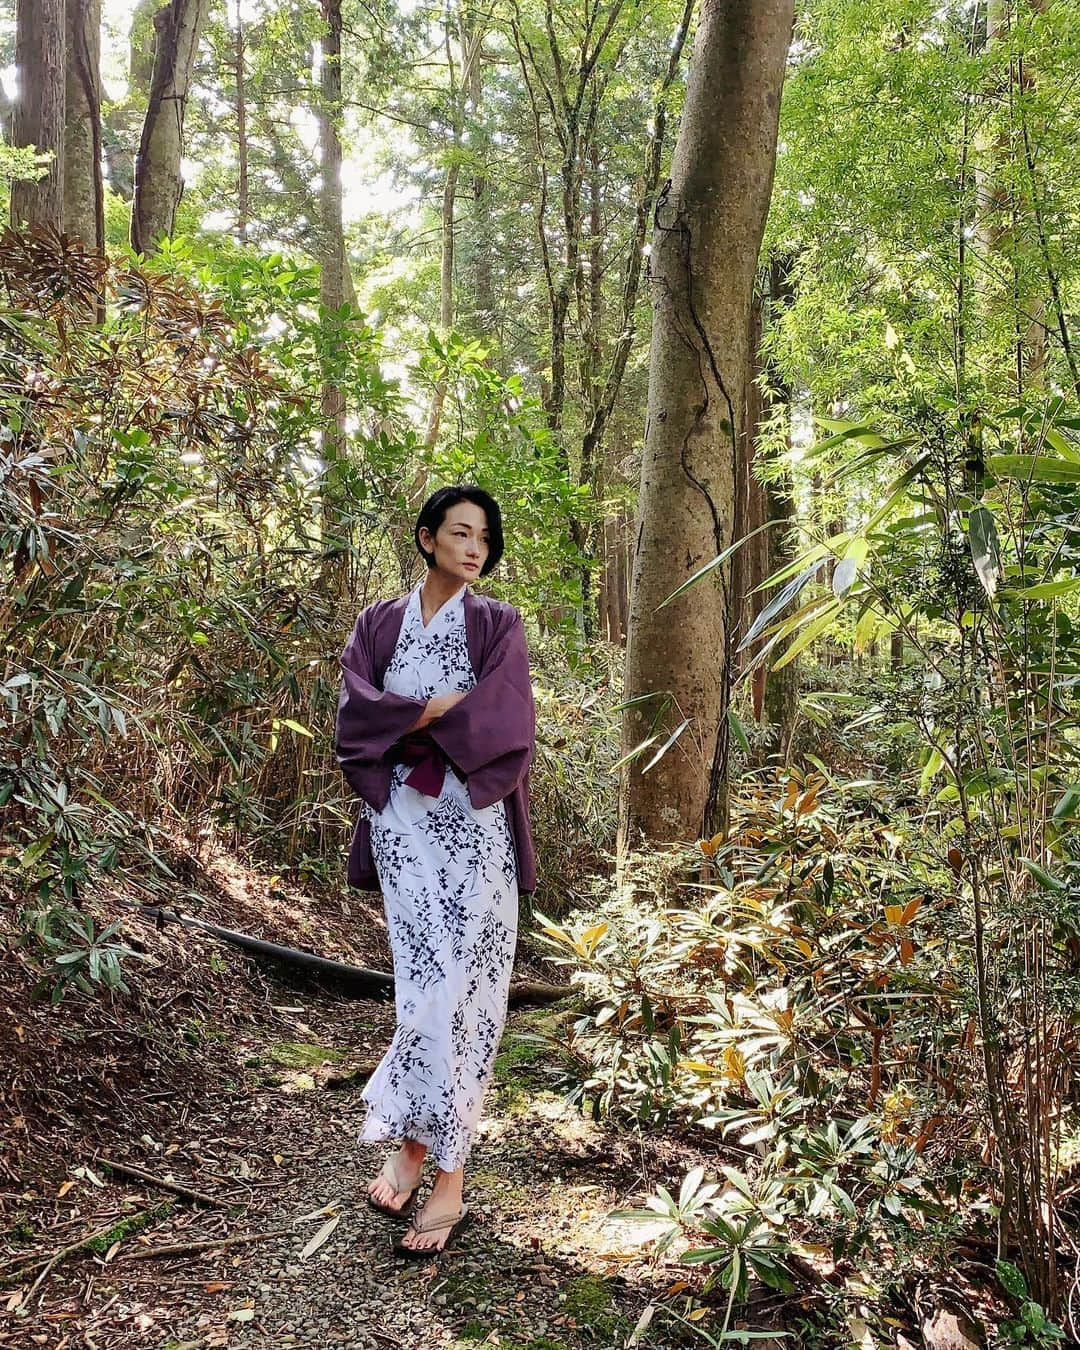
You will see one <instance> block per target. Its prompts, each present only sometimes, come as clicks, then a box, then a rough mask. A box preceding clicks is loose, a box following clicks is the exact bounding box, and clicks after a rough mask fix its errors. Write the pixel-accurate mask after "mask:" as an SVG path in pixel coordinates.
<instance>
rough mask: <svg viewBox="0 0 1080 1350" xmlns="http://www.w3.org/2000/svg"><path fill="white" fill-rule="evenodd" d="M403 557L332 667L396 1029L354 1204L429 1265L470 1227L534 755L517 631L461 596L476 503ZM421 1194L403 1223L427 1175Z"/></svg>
mask: <svg viewBox="0 0 1080 1350" xmlns="http://www.w3.org/2000/svg"><path fill="white" fill-rule="evenodd" d="M415 536H416V545H417V548H418V549H419V550H420V553H421V555H422V556H423V558H424V561H425V562H426V563H427V574H426V576H425V577H424V578H423V580H422V581H421V582H420V583H419V584H418V585H417V586H415V587H414V588H413V590H412V591H411V592H410V593H409V594H408V595H406V596H402V597H401V598H399V599H397V600H382V601H377V602H376V603H375V604H373V605H369V606H368V607H367V608H366V609H364V610H363V611H362V612H361V614H360V617H359V618H358V619H357V621H356V627H355V628H354V630H353V633H352V636H351V637H350V639H349V641H348V643H347V644H346V647H345V650H344V652H343V653H342V657H341V666H342V687H341V698H340V702H339V707H338V719H337V739H336V749H337V755H338V760H339V762H340V764H341V767H342V770H343V771H344V773H345V776H346V778H347V779H348V781H349V783H350V784H351V786H352V787H353V788H354V789H355V790H356V792H357V793H358V794H359V795H360V797H361V798H362V803H361V810H360V819H359V820H358V822H357V827H356V833H355V834H354V836H353V841H352V846H351V848H350V852H349V881H350V883H351V884H352V885H354V886H358V887H360V888H362V889H366V890H374V889H381V891H382V893H383V899H384V903H385V907H386V920H387V927H388V929H389V934H390V944H391V948H392V951H393V957H394V987H395V1003H396V1011H397V1025H396V1028H395V1030H394V1036H393V1040H392V1041H391V1043H390V1048H389V1049H388V1050H387V1052H386V1054H385V1055H384V1056H383V1058H382V1060H381V1061H380V1063H379V1065H378V1067H377V1068H376V1070H375V1072H374V1073H373V1074H372V1076H371V1078H370V1080H369V1081H368V1083H367V1086H366V1087H365V1088H364V1091H363V1097H364V1100H365V1101H366V1102H367V1106H368V1110H367V1118H366V1121H365V1124H364V1128H363V1131H362V1133H361V1138H362V1139H366V1140H391V1139H400V1140H401V1145H400V1148H399V1149H398V1150H397V1152H396V1153H394V1154H392V1155H391V1156H390V1157H389V1158H387V1160H386V1162H385V1164H384V1165H383V1168H382V1171H381V1172H380V1173H379V1175H378V1176H377V1177H376V1178H375V1180H374V1181H372V1182H371V1184H370V1185H369V1187H368V1191H367V1199H368V1203H369V1204H371V1205H372V1206H374V1207H375V1208H376V1209H378V1210H381V1211H382V1212H383V1213H386V1214H390V1215H392V1216H394V1217H396V1218H406V1217H410V1218H411V1222H410V1224H409V1226H408V1228H407V1229H406V1231H405V1233H404V1235H403V1236H402V1238H401V1239H400V1240H399V1241H398V1242H397V1243H396V1244H395V1248H394V1249H395V1251H397V1252H399V1253H400V1254H402V1255H404V1256H414V1257H424V1256H433V1255H435V1254H437V1253H438V1252H440V1251H442V1250H443V1248H444V1247H445V1246H446V1245H447V1244H448V1243H449V1242H450V1241H451V1239H452V1238H453V1237H454V1236H455V1235H456V1234H457V1233H458V1232H459V1231H460V1229H461V1228H463V1227H464V1225H465V1224H466V1223H467V1222H468V1219H469V1211H468V1209H467V1207H466V1206H465V1205H464V1204H463V1202H462V1180H463V1174H464V1166H465V1161H466V1159H467V1157H468V1155H469V1148H470V1144H471V1142H472V1138H473V1134H474V1131H475V1129H476V1125H477V1122H478V1120H479V1118H480V1110H481V1105H482V1100H483V1095H484V1089H485V1087H486V1085H487V1083H488V1081H489V1079H490V1076H491V1071H492V1066H493V1063H494V1059H495V1052H496V1050H497V1049H498V1045H499V1038H500V1035H501V1033H502V1029H503V1023H504V1021H505V1018H506V1005H507V995H508V992H509V986H510V971H511V967H512V965H513V960H514V949H515V943H516V937H517V917H518V895H519V892H522V891H531V890H532V889H533V887H534V885H535V859H534V854H533V845H532V837H531V833H530V829H529V817H528V782H529V764H530V761H531V760H532V757H533V753H534V747H535V720H534V710H533V695H532V687H531V684H530V682H529V664H528V653H527V651H526V647H525V635H524V631H523V628H522V622H521V615H520V614H519V613H518V611H517V610H516V609H514V608H513V607H512V606H511V605H507V604H503V603H501V602H500V601H498V600H493V599H491V598H490V597H488V596H484V595H476V594H474V592H473V591H472V590H471V589H470V587H469V583H470V582H472V581H475V580H476V579H477V578H478V577H482V576H486V575H487V574H488V573H489V572H491V570H492V569H493V568H494V567H495V565H496V563H497V562H498V561H499V558H500V557H501V555H502V551H503V536H502V519H501V516H500V513H499V508H498V506H497V505H496V503H495V502H494V501H493V500H492V498H491V497H490V496H488V494H487V493H486V492H483V491H481V490H480V489H479V488H476V487H472V486H468V485H466V486H455V487H444V488H441V489H440V490H439V491H438V492H436V493H435V494H434V495H433V496H432V497H431V498H430V499H429V500H428V501H427V502H426V503H425V505H424V507H423V509H422V510H421V512H420V515H419V518H418V519H417V522H416V530H415ZM429 1156H430V1157H431V1158H433V1159H434V1162H435V1166H436V1169H437V1170H436V1173H435V1182H434V1185H433V1186H432V1189H431V1193H430V1195H429V1196H428V1198H427V1202H426V1203H425V1205H424V1207H423V1209H422V1210H421V1211H420V1213H419V1215H417V1216H415V1217H412V1215H413V1211H414V1209H415V1203H416V1196H417V1191H418V1189H419V1186H420V1180H421V1173H422V1170H423V1167H424V1163H425V1160H426V1159H427V1158H428V1157H429Z"/></svg>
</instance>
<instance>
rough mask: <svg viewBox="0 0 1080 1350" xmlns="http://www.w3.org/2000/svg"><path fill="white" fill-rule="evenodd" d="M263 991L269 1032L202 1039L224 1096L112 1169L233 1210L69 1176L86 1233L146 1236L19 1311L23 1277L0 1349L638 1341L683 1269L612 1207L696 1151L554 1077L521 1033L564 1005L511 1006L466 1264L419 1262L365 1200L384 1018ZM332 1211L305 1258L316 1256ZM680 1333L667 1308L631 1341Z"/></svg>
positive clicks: (371, 1349) (671, 1172)
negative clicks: (227, 1069)
mask: <svg viewBox="0 0 1080 1350" xmlns="http://www.w3.org/2000/svg"><path fill="white" fill-rule="evenodd" d="M267 990H268V997H269V1005H270V1006H269V1008H268V1014H271V1015H269V1016H268V1019H267V1023H266V1028H265V1030H259V1031H252V1033H251V1035H250V1039H246V1040H239V1041H231V1042H228V1043H227V1042H226V1041H224V1040H222V1039H220V1035H221V1034H220V1033H219V1034H218V1036H219V1038H218V1039H215V1037H214V1035H213V1034H212V1033H211V1034H210V1036H209V1037H208V1039H207V1041H206V1045H205V1052H206V1053H207V1054H208V1055H216V1056H220V1057H221V1059H222V1060H223V1061H224V1062H225V1063H227V1064H229V1065H232V1066H234V1072H232V1071H231V1072H232V1077H231V1078H230V1079H228V1080H227V1088H226V1091H225V1092H223V1093H222V1094H215V1095H214V1098H213V1100H212V1101H209V1102H207V1103H206V1104H205V1105H203V1106H200V1107H199V1108H197V1109H194V1110H188V1111H186V1112H185V1113H184V1114H183V1115H182V1116H181V1118H180V1119H179V1120H177V1121H175V1122H173V1124H172V1126H171V1129H172V1137H171V1138H162V1139H154V1138H152V1137H151V1136H149V1135H144V1136H143V1137H142V1139H141V1140H138V1141H136V1140H122V1139H117V1141H116V1148H115V1150H114V1156H115V1157H116V1158H117V1159H121V1160H123V1161H125V1162H128V1163H134V1164H137V1165H139V1166H141V1167H143V1168H145V1169H146V1170H148V1171H149V1172H152V1173H153V1174H154V1175H155V1176H158V1177H171V1178H172V1179H173V1180H175V1181H177V1182H180V1183H182V1184H184V1185H187V1186H189V1187H191V1188H192V1189H195V1190H199V1191H202V1192H206V1193H209V1194H211V1195H214V1196H216V1197H221V1198H222V1200H223V1201H226V1202H228V1207H225V1208H220V1207H215V1208H209V1207H199V1206H197V1205H194V1204H192V1203H190V1202H189V1201H187V1200H182V1199H175V1201H174V1203H172V1204H170V1203H169V1199H170V1197H169V1195H168V1193H167V1192H165V1191H163V1190H159V1189H157V1188H155V1187H153V1186H147V1185H143V1184H141V1183H140V1182H138V1181H136V1180H132V1181H130V1182H128V1183H126V1184H122V1183H120V1182H119V1180H118V1179H115V1178H113V1179H110V1178H108V1177H107V1176H106V1175H105V1174H103V1173H102V1174H101V1175H99V1172H100V1171H101V1169H98V1172H94V1175H93V1177H87V1176H85V1175H84V1176H81V1177H78V1178H76V1180H75V1181H74V1182H73V1185H74V1186H76V1187H77V1193H78V1195H79V1197H80V1199H81V1200H82V1201H83V1202H84V1203H83V1204H81V1205H80V1207H79V1211H78V1220H77V1226H76V1227H75V1230H74V1232H75V1235H81V1234H82V1233H83V1232H86V1231H93V1229H94V1227H95V1222H96V1219H95V1213H96V1215H97V1217H98V1218H100V1217H101V1216H102V1215H106V1216H107V1215H113V1216H115V1215H117V1213H118V1212H120V1213H122V1212H123V1211H124V1210H125V1209H127V1210H129V1211H130V1212H131V1213H139V1212H145V1211H147V1210H149V1211H151V1214H150V1218H149V1221H148V1222H146V1224H145V1226H144V1227H143V1228H142V1229H141V1231H139V1230H138V1228H137V1221H136V1223H132V1222H130V1220H129V1221H128V1223H127V1224H126V1227H127V1230H128V1231H126V1232H125V1231H123V1229H124V1227H125V1224H124V1223H123V1222H122V1221H121V1222H120V1223H119V1226H118V1225H117V1224H114V1225H113V1229H112V1231H111V1232H109V1233H107V1235H106V1236H105V1238H104V1239H103V1240H101V1241H99V1244H98V1245H99V1247H103V1248H104V1250H102V1251H101V1252H99V1253H98V1254H96V1255H89V1254H79V1255H76V1256H72V1257H70V1258H68V1259H67V1260H65V1261H64V1262H63V1263H62V1264H61V1265H60V1266H59V1267H58V1268H57V1269H56V1271H55V1272H54V1273H53V1274H51V1275H50V1276H49V1277H48V1278H47V1279H46V1280H45V1281H44V1282H43V1283H42V1284H41V1286H40V1287H39V1288H38V1289H37V1290H36V1292H35V1293H34V1295H33V1296H32V1297H30V1298H28V1299H25V1301H23V1302H22V1304H21V1306H19V1297H20V1292H21V1293H22V1294H23V1295H25V1292H26V1288H27V1285H26V1283H25V1282H24V1284H23V1286H22V1288H21V1291H20V1290H19V1289H17V1288H16V1289H14V1290H12V1286H11V1285H9V1286H8V1290H9V1293H10V1297H8V1296H7V1295H5V1294H4V1293H2V1292H0V1314H2V1316H0V1344H4V1345H18V1346H20V1347H22V1346H27V1347H29V1346H34V1345H45V1346H49V1347H56V1348H57V1350H67V1347H78V1346H85V1347H89V1348H90V1350H93V1348H94V1347H98V1348H99V1350H124V1348H125V1347H128V1346H159V1347H171V1350H181V1347H183V1348H184V1350H196V1347H204V1346H205V1347H211V1346H248V1345H259V1346H267V1347H277V1346H281V1347H289V1346H294V1347H307V1346H319V1347H326V1346H349V1347H354V1348H355V1350H376V1348H377V1347H386V1346H399V1347H407V1348H408V1350H412V1348H414V1347H415V1348H416V1350H429V1347H430V1350H435V1348H436V1347H466V1346H474V1345H480V1344H483V1345H503V1346H527V1347H531V1350H555V1348H556V1347H578V1346H581V1347H587V1346H603V1347H615V1346H622V1345H625V1344H626V1343H627V1340H628V1339H629V1338H630V1337H631V1334H632V1332H633V1330H634V1327H635V1325H636V1324H637V1323H638V1321H639V1319H640V1316H641V1314H642V1312H643V1311H644V1310H645V1309H646V1308H647V1306H648V1305H649V1303H650V1300H651V1299H653V1298H655V1297H659V1296H660V1295H662V1294H663V1293H664V1291H665V1289H667V1288H668V1287H669V1286H670V1284H671V1281H672V1278H673V1276H672V1272H671V1270H670V1267H669V1268H668V1270H667V1271H666V1272H665V1271H664V1270H663V1269H662V1268H659V1267H657V1266H655V1265H654V1264H653V1263H652V1262H651V1261H650V1258H649V1253H648V1250H647V1248H648V1245H649V1243H648V1233H647V1232H645V1231H643V1230H642V1228H641V1226H640V1225H630V1224H625V1223H620V1222H618V1221H610V1220H608V1219H607V1215H608V1214H609V1212H610V1210H612V1209H613V1208H616V1207H618V1206H620V1205H625V1204H628V1203H636V1202H639V1201H640V1198H641V1196H642V1194H643V1193H646V1192H647V1191H648V1190H649V1189H651V1187H652V1185H653V1183H654V1182H655V1181H657V1180H666V1181H668V1182H670V1181H671V1180H672V1179H673V1178H674V1179H677V1178H678V1176H679V1175H680V1174H681V1170H682V1169H683V1168H685V1167H686V1166H689V1165H692V1163H693V1161H694V1160H693V1159H692V1158H689V1157H683V1156H681V1155H679V1154H678V1152H677V1150H676V1148H675V1146H673V1145H672V1144H670V1143H669V1142H665V1141H663V1140H662V1139H659V1138H656V1139H653V1140H652V1141H648V1140H646V1141H641V1140H635V1139H634V1138H633V1137H632V1136H619V1135H616V1134H614V1133H610V1132H606V1131H605V1130H604V1129H603V1128H601V1127H600V1126H598V1125H594V1124H593V1123H592V1122H591V1121H589V1120H586V1119H584V1118H582V1116H581V1115H580V1113H578V1112H577V1111H576V1110H575V1109H574V1108H573V1107H569V1106H567V1105H566V1104H565V1103H564V1102H563V1101H562V1099H561V1097H560V1096H559V1095H558V1094H556V1093H554V1092H552V1091H550V1090H549V1089H548V1088H547V1087H546V1086H545V1082H546V1079H545V1077H544V1076H543V1073H542V1067H543V1060H544V1053H543V1052H542V1051H539V1052H538V1049H537V1047H536V1046H535V1045H533V1044H531V1043H529V1042H527V1041H522V1040H521V1039H520V1038H519V1035H518V1033H520V1032H522V1031H528V1030H529V1029H535V1028H536V1026H537V1023H538V1022H546V1024H547V1025H548V1026H549V1027H552V1028H554V1027H555V1026H557V1022H555V1021H553V1019H555V1018H557V1016H558V1013H557V1012H554V1013H553V1012H552V1011H550V1010H548V1011H545V1012H543V1013H539V1012H536V1011H531V1012H530V1011H528V1010H524V1011H520V1012H517V1013H515V1014H513V1015H512V1017H511V1019H510V1022H509V1024H508V1028H507V1033H506V1037H505V1039H504V1042H503V1049H502V1053H501V1055H500V1058H499V1060H498V1063H497V1068H496V1081H495V1083H494V1085H493V1087H492V1088H491V1089H490V1091H489V1095H488V1099H487V1112H486V1114H485V1117H484V1120H483V1122H482V1124H481V1128H480V1132H479V1136H478V1139H477V1142H476V1144H475V1147H474V1151H473V1156H472V1161H471V1166H470V1171H469V1173H468V1181H467V1199H468V1200H469V1201H470V1202H471V1204H472V1205H473V1206H474V1208H475V1210H476V1212H477V1218H478V1222H477V1223H476V1224H474V1225H473V1227H472V1228H471V1229H470V1230H467V1232H466V1233H465V1235H464V1236H463V1237H462V1239H461V1240H460V1243H459V1244H458V1245H459V1249H458V1251H457V1252H456V1253H454V1254H452V1255H449V1256H447V1257H444V1258H443V1259H442V1260H441V1261H440V1262H432V1263H416V1264H413V1263H404V1262H401V1261H399V1260H398V1259H397V1258H395V1257H393V1256H392V1254H391V1252H390V1243H391V1240H392V1238H393V1236H394V1235H395V1233H396V1232H397V1231H398V1229H397V1226H396V1225H395V1223H394V1222H393V1221H392V1220H390V1219H388V1218H384V1217H383V1216H381V1215H379V1214H376V1213H374V1212H372V1211H371V1210H369V1209H368V1208H367V1206H366V1205H364V1204H363V1203H362V1194H363V1188H364V1184H365V1182H366V1180H367V1178H368V1177H369V1175H371V1174H373V1172H374V1171H376V1170H377V1168H378V1165H379V1158H380V1156H381V1150H379V1149H378V1148H376V1146H373V1145H366V1144H357V1142H356V1138H357V1135H358V1132H359V1127H360V1123H361V1120H362V1117H363V1103H362V1102H361V1100H360V1096H359V1088H360V1086H361V1085H362V1083H363V1081H364V1079H365V1077H366V1072H367V1071H368V1070H369V1069H370V1067H371V1066H372V1065H373V1064H374V1062H375V1061H376V1060H377V1058H378V1055H379V1054H380V1053H381V1050H382V1048H383V1046H384V1044H385V1043H386V1040H387V1039H388V1036H389V1026H390V1019H391V1017H392V1010H391V1009H389V1008H387V1007H386V1006H384V1005H378V1004H370V1003H356V1002H349V1001H346V1000H343V999H337V998H334V997H332V996H330V995H326V994H319V993H314V992H310V991H309V992H307V993H305V994H304V995H302V996H298V995H297V994H296V992H295V990H290V989H289V988H287V987H286V986H284V985H281V986H278V985H276V984H273V983H272V984H270V985H268V986H267ZM530 1061H535V1062H530ZM350 1066H351V1067H353V1068H357V1069H358V1070H359V1073H358V1074H357V1076H356V1077H355V1078H354V1080H353V1081H352V1082H351V1083H347V1084H345V1085H343V1086H337V1087H333V1086H330V1085H328V1083H327V1076H328V1074H335V1073H336V1074H337V1075H339V1076H341V1075H342V1074H344V1073H345V1071H346V1070H347V1069H348V1068H349V1067H350ZM91 1171H93V1169H91ZM100 1181H104V1183H105V1184H104V1185H101V1186H97V1185H96V1182H100ZM72 1198H74V1197H72ZM95 1201H96V1202H97V1205H96V1211H95ZM334 1220H336V1222H334V1223H333V1227H332V1231H329V1232H328V1233H326V1234H325V1237H324V1241H323V1243H322V1245H321V1246H319V1247H318V1249H317V1250H316V1251H314V1252H312V1253H311V1254H310V1255H308V1256H306V1257H305V1256H304V1254H303V1252H304V1248H305V1246H307V1245H308V1244H309V1243H310V1242H311V1241H312V1239H314V1238H315V1237H316V1236H317V1235H319V1234H320V1232H321V1231H323V1230H324V1228H325V1226H326V1225H328V1224H329V1223H330V1222H331V1221H334ZM108 1225H109V1220H108V1218H107V1217H106V1218H105V1220H104V1226H106V1227H108ZM55 1228H56V1231H55V1233H54V1234H53V1235H52V1236H51V1237H50V1239H49V1241H50V1244H51V1247H52V1248H55V1249H59V1248H60V1247H61V1246H62V1245H63V1244H64V1242H66V1241H71V1240H72V1237H73V1234H72V1232H71V1228H72V1225H71V1224H70V1223H69V1224H68V1225H67V1228H66V1229H65V1228H64V1226H63V1225H62V1224H59V1223H58V1224H57V1225H55ZM275 1230H285V1231H283V1232H278V1233H277V1235H276V1236H273V1237H264V1238H262V1240H260V1241H256V1242H253V1243H250V1244H243V1245H233V1246H219V1247H217V1248H214V1247H212V1246H211V1247H209V1248H204V1249H202V1250H189V1251H186V1252H183V1253H179V1254H177V1255H175V1256H171V1257H157V1258H150V1259H145V1258H144V1256H143V1253H144V1252H145V1251H146V1250H147V1249H148V1248H155V1247H159V1246H164V1245H166V1244H176V1243H185V1244H188V1243H196V1242H201V1241H218V1240H223V1239H227V1238H230V1237H231V1238H235V1237H236V1236H238V1235H242V1234H248V1233H260V1234H265V1233H268V1232H274V1231H275ZM45 1250H46V1251H47V1250H49V1248H46V1249H45ZM5 1298H7V1312H6V1314H5V1313H3V1309H4V1302H3V1300H4V1299H5ZM681 1343H683V1342H682V1341H681V1340H680V1336H679V1326H678V1324H677V1323H676V1322H675V1321H673V1320H672V1319H671V1318H670V1317H667V1316H666V1315H661V1316H657V1317H656V1318H655V1319H654V1321H653V1323H652V1326H651V1327H650V1328H648V1330H647V1331H646V1330H645V1329H643V1330H642V1334H641V1339H640V1344H642V1345H647V1346H675V1345H678V1344H681ZM697 1343H698V1344H701V1343H702V1342H701V1341H698V1342H697Z"/></svg>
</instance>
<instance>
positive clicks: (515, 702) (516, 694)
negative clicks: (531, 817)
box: [427, 607, 536, 808]
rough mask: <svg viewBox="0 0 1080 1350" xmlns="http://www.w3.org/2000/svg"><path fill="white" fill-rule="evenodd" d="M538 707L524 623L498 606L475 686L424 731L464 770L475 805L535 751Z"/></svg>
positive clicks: (497, 790)
mask: <svg viewBox="0 0 1080 1350" xmlns="http://www.w3.org/2000/svg"><path fill="white" fill-rule="evenodd" d="M535 729H536V713H535V706H534V703H533V692H532V684H531V683H530V681H529V654H528V650H527V648H526V646H525V629H524V625H523V624H522V622H521V615H520V614H519V613H518V612H517V610H515V609H512V608H510V607H506V608H505V610H503V611H502V612H500V615H499V619H498V622H497V625H496V628H495V631H494V632H493V634H492V638H491V641H490V643H489V645H488V650H487V652H486V653H485V657H484V667H483V670H482V671H480V672H479V674H478V678H477V682H476V684H475V686H474V687H473V688H472V689H470V690H469V692H468V693H467V694H466V695H465V697H464V698H463V699H461V700H460V701H459V702H458V703H456V704H455V705H454V706H453V707H452V708H450V709H449V711H448V712H445V713H444V714H443V715H442V716H441V717H437V718H436V719H435V720H434V721H433V722H432V723H431V724H430V725H429V726H428V727H427V733H428V735H429V736H430V737H431V739H432V740H433V741H435V743H436V744H437V745H438V746H439V748H440V749H441V750H442V751H443V753H444V754H445V755H446V757H447V759H449V760H450V762H451V763H452V764H454V765H455V766H456V767H457V768H458V769H460V770H461V772H462V773H463V774H464V775H465V778H466V781H467V785H468V789H469V800H470V801H471V802H472V804H473V806H474V807H477V808H480V807H484V806H491V805H492V804H493V803H494V802H498V801H502V800H503V798H504V797H508V796H509V795H510V794H511V793H512V792H513V791H514V789H515V788H516V787H517V786H518V784H519V783H520V782H521V780H522V778H523V777H524V776H525V774H526V772H527V770H528V767H529V762H530V760H531V758H532V754H533V742H534V736H535Z"/></svg>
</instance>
